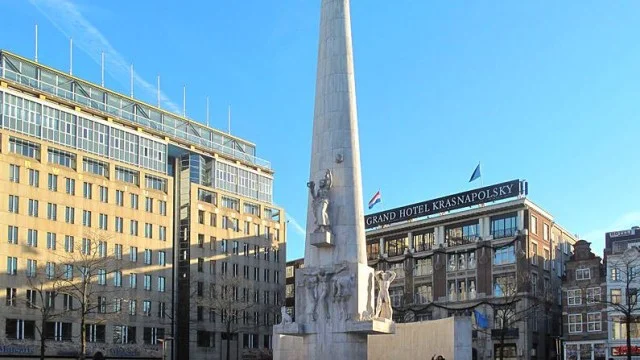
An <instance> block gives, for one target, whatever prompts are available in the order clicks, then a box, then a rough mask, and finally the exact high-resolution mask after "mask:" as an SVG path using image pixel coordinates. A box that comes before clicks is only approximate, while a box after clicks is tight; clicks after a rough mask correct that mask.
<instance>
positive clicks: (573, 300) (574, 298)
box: [567, 289, 582, 306]
mask: <svg viewBox="0 0 640 360" xmlns="http://www.w3.org/2000/svg"><path fill="white" fill-rule="evenodd" d="M581 304H582V289H574V290H567V305H569V306H575V305H581Z"/></svg>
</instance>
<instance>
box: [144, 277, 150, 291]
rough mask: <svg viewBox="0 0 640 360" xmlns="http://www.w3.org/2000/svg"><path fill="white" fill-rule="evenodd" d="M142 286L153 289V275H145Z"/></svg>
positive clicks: (148, 289)
mask: <svg viewBox="0 0 640 360" xmlns="http://www.w3.org/2000/svg"><path fill="white" fill-rule="evenodd" d="M142 286H143V288H144V289H145V290H147V291H151V275H145V276H144V278H143V282H142Z"/></svg>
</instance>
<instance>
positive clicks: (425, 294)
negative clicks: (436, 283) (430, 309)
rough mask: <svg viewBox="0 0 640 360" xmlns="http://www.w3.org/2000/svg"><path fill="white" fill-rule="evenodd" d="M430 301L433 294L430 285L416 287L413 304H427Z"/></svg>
mask: <svg viewBox="0 0 640 360" xmlns="http://www.w3.org/2000/svg"><path fill="white" fill-rule="evenodd" d="M431 301H433V292H432V287H431V284H428V285H419V286H417V287H416V291H415V303H416V304H427V303H429V302H431Z"/></svg>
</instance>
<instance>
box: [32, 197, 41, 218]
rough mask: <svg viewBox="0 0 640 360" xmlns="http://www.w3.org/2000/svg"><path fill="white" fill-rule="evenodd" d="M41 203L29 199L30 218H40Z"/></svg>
mask: <svg viewBox="0 0 640 360" xmlns="http://www.w3.org/2000/svg"><path fill="white" fill-rule="evenodd" d="M39 208H40V202H39V201H38V200H33V199H29V216H33V217H38V210H39Z"/></svg>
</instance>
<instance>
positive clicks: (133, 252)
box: [129, 246, 138, 262]
mask: <svg viewBox="0 0 640 360" xmlns="http://www.w3.org/2000/svg"><path fill="white" fill-rule="evenodd" d="M129 261H131V262H137V261H138V247H137V246H129Z"/></svg>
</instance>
